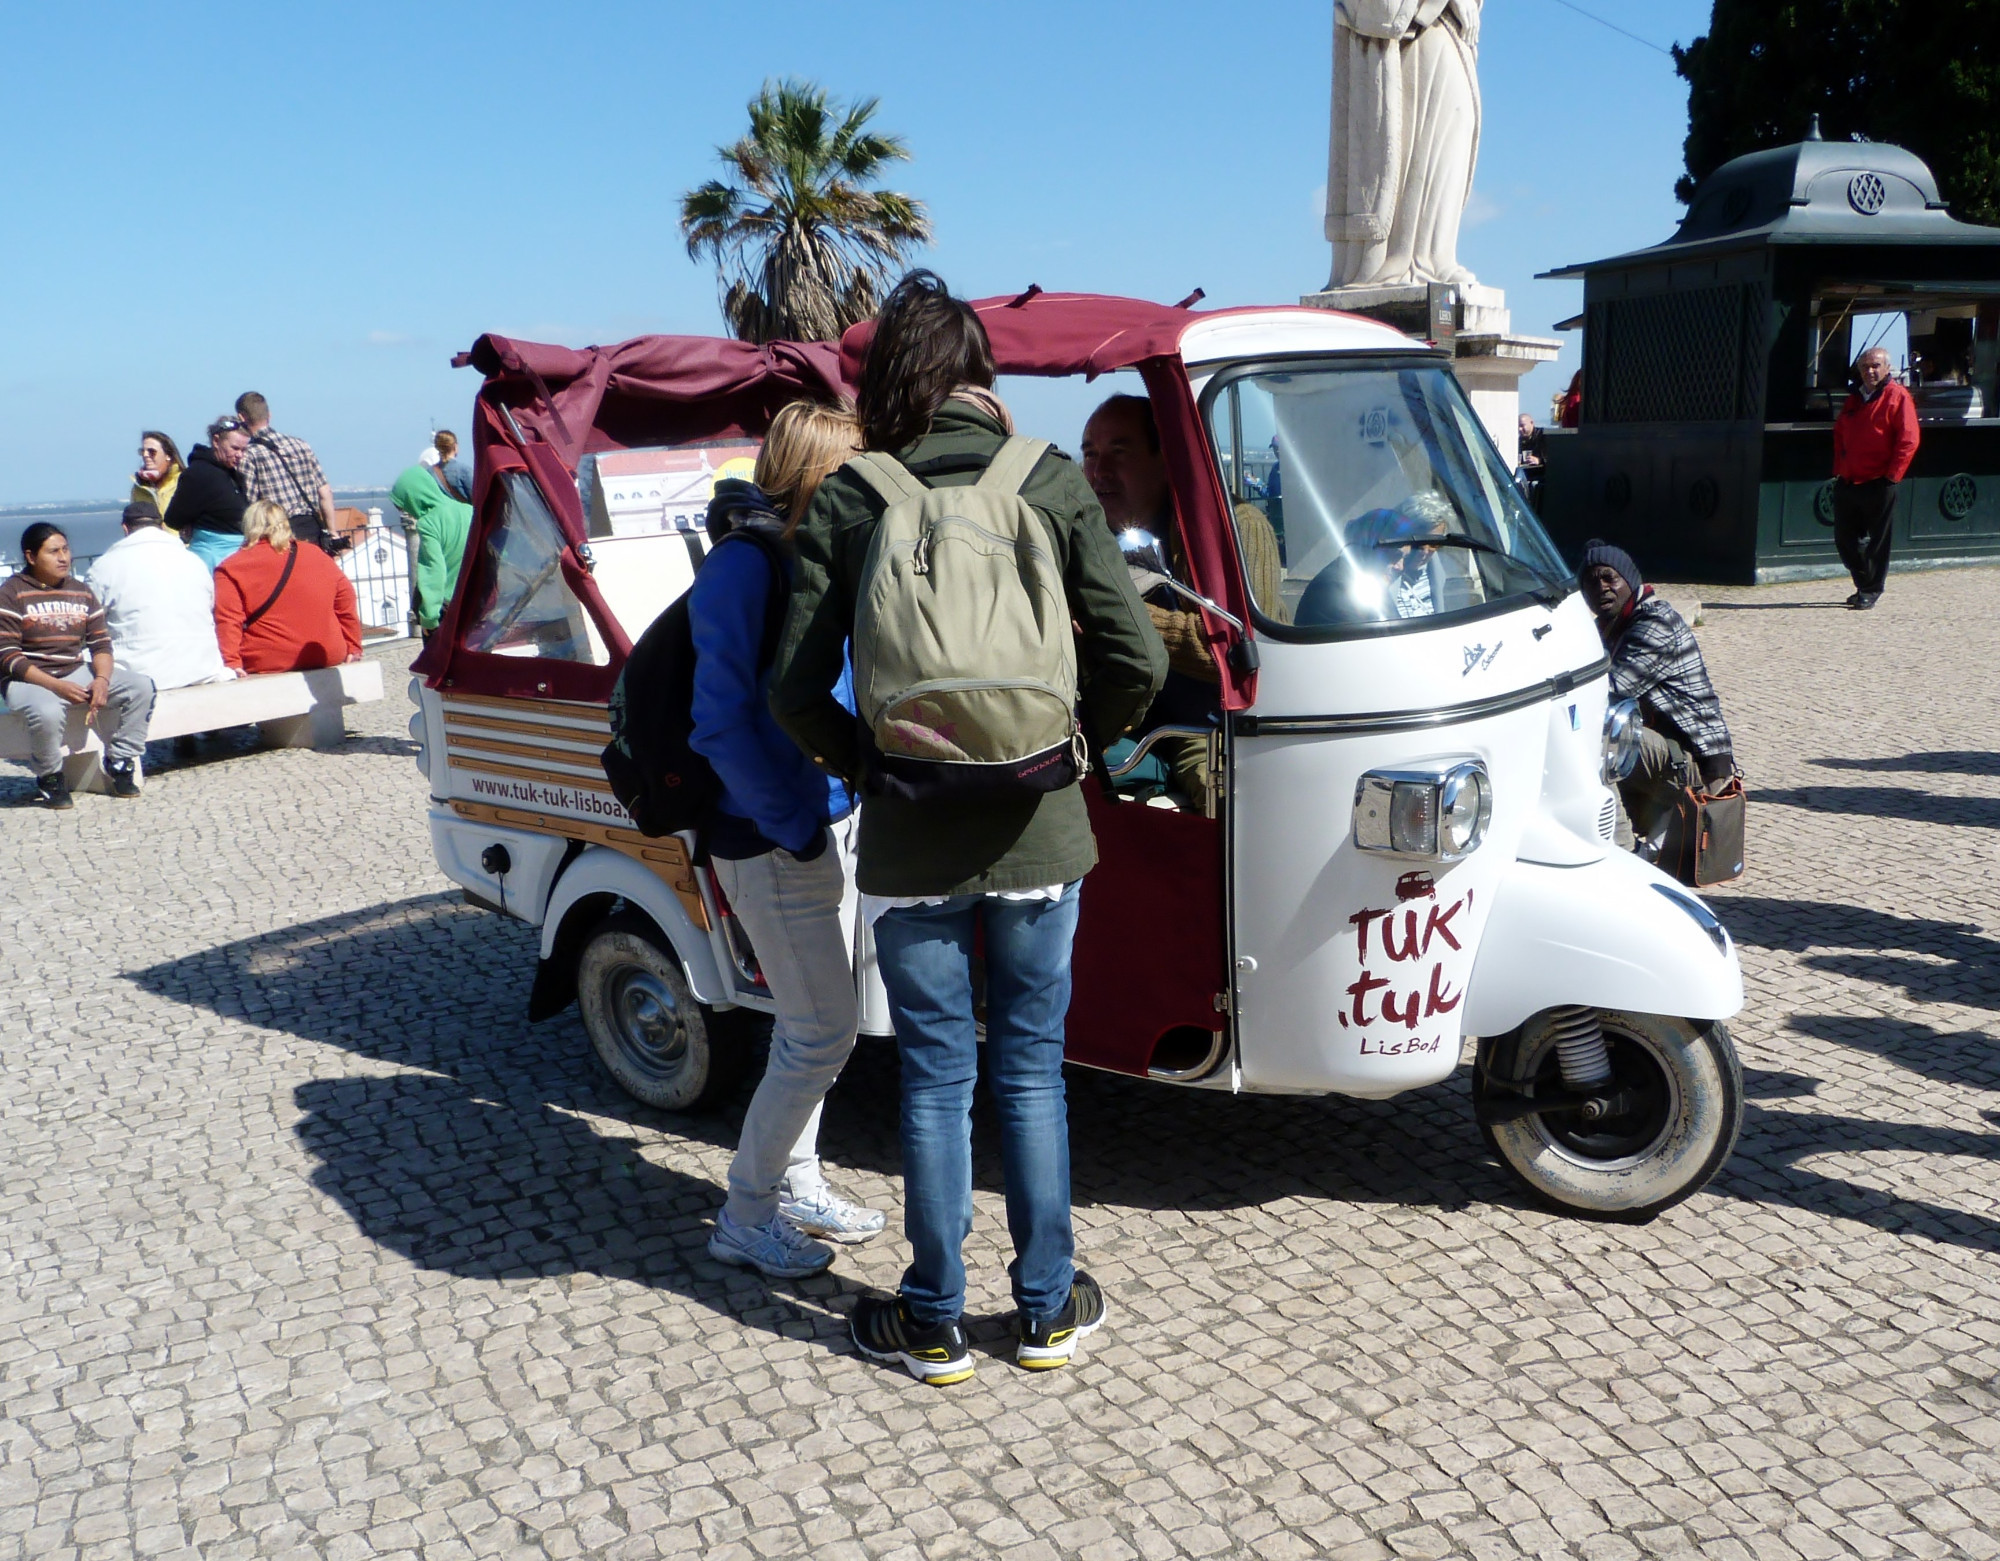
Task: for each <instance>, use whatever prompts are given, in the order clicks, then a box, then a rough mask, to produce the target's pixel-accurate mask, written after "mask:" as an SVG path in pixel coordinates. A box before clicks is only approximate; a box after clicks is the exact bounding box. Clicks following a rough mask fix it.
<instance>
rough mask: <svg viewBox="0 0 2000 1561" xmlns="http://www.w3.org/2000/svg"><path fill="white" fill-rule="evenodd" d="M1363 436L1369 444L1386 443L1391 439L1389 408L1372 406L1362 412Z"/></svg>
mask: <svg viewBox="0 0 2000 1561" xmlns="http://www.w3.org/2000/svg"><path fill="white" fill-rule="evenodd" d="M1361 437H1362V438H1363V439H1364V440H1366V441H1367V442H1368V443H1369V444H1386V443H1387V442H1388V439H1389V409H1388V408H1387V407H1370V408H1369V409H1368V410H1367V411H1366V412H1364V413H1362V414H1361Z"/></svg>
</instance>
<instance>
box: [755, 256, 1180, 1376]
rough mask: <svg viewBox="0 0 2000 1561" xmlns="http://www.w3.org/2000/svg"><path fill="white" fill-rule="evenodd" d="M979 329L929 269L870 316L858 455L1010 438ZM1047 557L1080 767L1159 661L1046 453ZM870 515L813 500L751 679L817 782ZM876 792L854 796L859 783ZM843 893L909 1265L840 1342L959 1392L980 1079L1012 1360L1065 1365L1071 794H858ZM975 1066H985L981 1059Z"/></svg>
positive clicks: (1073, 875) (1077, 493) (1069, 1263)
mask: <svg viewBox="0 0 2000 1561" xmlns="http://www.w3.org/2000/svg"><path fill="white" fill-rule="evenodd" d="M993 379H994V364H993V355H992V348H991V346H990V344H989V343H988V342H987V339H986V330H985V327H984V326H982V325H981V324H980V323H979V317H978V316H977V315H976V314H975V313H974V312H973V311H972V309H971V308H970V307H969V306H968V305H966V304H965V303H963V302H962V301H960V300H959V299H956V298H954V297H952V296H951V294H950V293H949V292H948V291H947V290H946V289H945V286H944V284H943V282H941V281H939V280H938V278H937V277H935V276H933V275H932V274H931V273H930V272H928V271H914V272H912V273H911V274H910V275H909V276H907V277H905V278H904V279H903V280H902V282H900V283H899V284H898V285H897V287H896V289H895V291H894V292H892V293H891V294H890V295H889V298H888V301H887V302H886V303H884V304H883V306H882V312H881V314H880V316H879V317H878V318H877V320H876V326H875V337H874V340H873V342H872V343H871V344H870V346H869V349H868V357H867V361H866V363H865V364H864V366H863V368H862V372H861V379H860V383H859V385H858V387H857V389H858V394H857V397H856V410H857V412H858V413H859V416H860V419H861V425H862V433H863V440H864V443H865V445H866V447H867V448H868V449H869V450H875V451H881V452H884V453H887V454H890V455H893V456H894V457H895V458H896V459H897V460H898V461H900V462H901V463H902V465H903V466H904V468H906V469H907V470H908V472H909V473H910V474H911V475H912V476H914V477H915V478H916V480H917V481H919V482H920V483H922V484H923V485H924V486H926V487H931V488H937V487H952V486H958V485H962V484H970V483H975V482H977V481H978V480H979V478H980V475H981V474H982V473H983V472H984V471H985V470H986V468H987V467H988V466H989V465H991V464H992V462H993V460H994V458H995V457H996V456H998V455H999V454H1000V451H1001V449H1002V447H1003V446H1005V445H1007V443H1008V440H1009V436H1010V435H1011V434H1012V433H1013V426H1012V419H1011V418H1010V417H1009V416H1008V413H1007V409H1006V407H1005V406H1004V405H1002V404H1001V402H1000V400H999V398H998V397H996V396H995V395H994V394H993ZM1020 494H1021V497H1022V498H1024V499H1026V500H1027V502H1028V504H1029V505H1030V506H1031V507H1032V508H1033V509H1034V510H1035V511H1036V513H1037V514H1038V515H1039V516H1040V518H1041V520H1042V522H1043V524H1044V526H1045V528H1046V530H1047V534H1048V537H1049V541H1050V543H1051V545H1052V547H1053V550H1054V552H1055V554H1056V562H1057V564H1058V566H1059V569H1060V572H1061V575H1062V582H1063V592H1064V596H1065V597H1066V599H1067V603H1066V605H1067V606H1068V609H1069V612H1068V618H1069V619H1070V621H1072V622H1073V623H1074V624H1075V627H1076V635H1077V638H1076V659H1077V665H1078V670H1079V672H1080V674H1081V677H1080V684H1081V689H1082V693H1081V697H1080V698H1079V700H1078V708H1077V712H1076V714H1077V717H1078V719H1079V720H1080V721H1081V723H1082V727H1083V731H1084V734H1085V736H1086V737H1087V739H1088V741H1089V744H1090V747H1091V749H1092V750H1093V751H1101V750H1102V748H1103V747H1104V745H1106V744H1108V743H1110V742H1112V741H1114V740H1116V739H1117V737H1118V736H1119V735H1120V734H1121V733H1123V732H1124V731H1125V730H1126V729H1127V728H1128V727H1129V726H1131V724H1132V723H1133V722H1134V721H1136V720H1137V719H1138V718H1139V717H1140V716H1141V715H1143V714H1144V713H1145V711H1146V707H1147V706H1148V705H1150V704H1151V703H1152V701H1153V696H1154V694H1156V693H1157V692H1158V691H1159V687H1160V684H1161V682H1162V681H1163V680H1164V678H1165V677H1166V672H1167V653H1166V648H1165V646H1163V645H1162V644H1161V643H1160V636H1159V634H1158V633H1157V632H1156V631H1155V629H1154V628H1153V624H1152V620H1151V618H1150V617H1148V615H1147V613H1146V609H1145V607H1144V606H1143V605H1142V604H1141V603H1140V601H1139V597H1138V594H1137V593H1136V592H1135V591H1134V590H1133V588H1132V579H1131V573H1130V571H1129V570H1127V569H1126V567H1125V564H1124V561H1123V559H1122V558H1121V557H1120V555H1119V552H1118V544H1117V543H1116V542H1115V541H1114V540H1113V539H1112V535H1111V529H1110V527H1109V526H1107V525H1106V524H1105V521H1104V511H1103V510H1102V509H1101V508H1100V507H1099V506H1098V502H1097V498H1096V496H1095V495H1094V494H1093V493H1092V492H1091V491H1090V488H1089V486H1088V485H1087V484H1086V483H1085V482H1084V480H1083V476H1082V474H1081V473H1080V472H1079V471H1078V470H1077V469H1076V467H1075V466H1074V465H1073V464H1072V463H1071V462H1070V460H1069V458H1068V457H1067V456H1064V455H1062V454H1060V453H1058V452H1057V451H1054V450H1049V451H1047V452H1046V453H1045V454H1043V455H1042V457H1041V458H1040V460H1039V461H1038V462H1037V463H1036V465H1035V466H1034V468H1033V469H1032V471H1031V472H1030V473H1029V475H1028V477H1027V479H1026V481H1025V482H1023V483H1022V485H1021V488H1020ZM886 507H887V503H886V501H885V500H884V499H883V498H882V496H881V495H880V494H879V493H878V492H877V491H875V489H874V488H872V487H871V485H870V484H869V483H868V482H867V481H866V480H865V479H864V478H863V477H861V476H860V475H858V474H857V471H856V469H855V467H854V466H852V465H851V464H850V465H848V466H845V467H842V468H841V469H840V470H839V471H836V472H834V473H833V474H832V475H831V476H829V477H828V478H827V479H826V481H825V482H823V483H822V484H821V485H820V489H819V493H818V494H817V496H815V498H814V499H813V502H812V506H811V508H810V509H808V510H807V511H806V517H805V521H804V523H803V524H802V525H801V526H800V528H799V531H798V535H797V556H796V561H795V569H794V575H793V584H792V606H791V613H790V616H789V619H788V620H787V623H786V627H785V636H784V640H783V642H782V644H781V645H780V647H779V651H778V660H777V665H776V667H775V669H774V671H773V673H772V677H771V713H772V714H773V715H775V716H776V717H777V719H778V724H779V725H780V726H782V727H783V728H784V729H785V730H786V731H787V732H789V733H790V734H791V736H792V739H793V740H794V741H795V742H797V743H798V744H799V746H800V747H802V748H804V749H805V751H806V753H807V754H808V756H810V757H812V758H813V759H815V760H816V761H818V762H820V763H822V764H824V765H826V766H827V767H828V768H830V769H832V770H834V771H835V772H836V773H839V774H842V775H845V776H849V777H855V776H857V775H860V774H861V773H862V772H863V770H864V768H865V765H864V760H863V753H862V747H861V744H860V742H859V741H858V735H857V732H856V723H855V719H854V717H853V716H852V715H850V714H848V712H847V710H846V709H845V708H844V707H843V706H842V705H841V704H840V702H839V701H838V700H837V699H836V698H835V697H834V687H835V685H836V684H837V683H838V682H839V680H840V674H841V668H842V651H843V647H844V646H845V645H846V643H847V640H848V637H849V635H850V634H851V633H852V632H853V629H854V619H855V607H856V600H857V597H858V595H859V594H860V593H859V588H860V587H861V585H862V583H863V577H864V573H865V565H866V561H867V558H868V554H869V548H870V544H871V542H872V541H873V539H874V536H875V532H876V527H877V524H878V523H879V522H880V520H881V518H882V515H883V512H884V510H885V509H886ZM864 779H873V777H864ZM866 797H867V800H866V803H865V805H864V806H863V808H862V810H861V838H860V843H859V859H860V861H859V867H858V869H857V871H856V874H855V880H856V883H857V884H858V886H859V888H860V889H861V893H862V913H863V915H864V916H865V917H872V918H873V919H874V928H875V949H876V956H877V962H878V967H879V969H880V970H881V973H882V981H883V985H884V986H885V987H886V989H887V991H888V996H889V1010H890V1017H891V1019H892V1021H893V1023H894V1025H895V1029H896V1046H897V1050H898V1052H899V1054H900V1056H901V1060H902V1081H901V1082H902V1142H903V1177H904V1182H905V1188H906V1196H905V1216H904V1230H905V1233H906V1235H907V1236H908V1238H909V1242H910V1247H911V1263H910V1266H909V1268H908V1269H907V1270H906V1271H905V1272H904V1274H903V1282H902V1285H901V1287H900V1291H899V1293H898V1295H897V1296H896V1297H895V1298H894V1299H893V1300H882V1299H878V1298H875V1297H872V1296H871V1297H863V1298H862V1300H861V1301H860V1302H859V1304H858V1305H857V1306H856V1307H855V1309H854V1312H853V1314H852V1317H851V1319H850V1327H851V1328H852V1330H853V1334H854V1340H855V1344H856V1346H857V1347H858V1348H859V1349H860V1350H861V1352H862V1353H863V1354H865V1355H867V1356H869V1357H870V1358H872V1359H875V1360H881V1361H899V1362H901V1364H902V1365H903V1366H904V1367H905V1368H906V1369H908V1370H909V1372H910V1373H911V1374H912V1375H913V1376H915V1377H917V1378H918V1379H919V1380H920V1381H923V1382H927V1383H930V1384H932V1385H934V1386H938V1387H943V1386H947V1385H949V1384H951V1383H955V1382H963V1381H964V1380H965V1379H966V1378H968V1377H970V1376H971V1375H972V1369H973V1368H972V1357H971V1354H970V1352H969V1350H968V1348H967V1346H966V1340H965V1333H964V1328H963V1326H962V1324H961V1321H960V1318H961V1314H962V1312H963V1309H964V1304H965V1266H964V1258H963V1248H964V1242H965V1238H966V1236H967V1234H968V1233H969V1231H970V1230H971V1227H972V1156H971V1145H970V1120H971V1117H970V1113H971V1107H972V1091H973V1081H974V1079H975V1078H976V1077H977V1075H978V1074H979V1073H980V1072H982V1071H984V1072H985V1073H986V1074H987V1077H988V1081H989V1084H990V1086H991V1088H992V1092H993V1103H994V1107H995V1110H996V1112H997V1114H998V1116H999V1118H1000V1141H1001V1159H1002V1162H1003V1163H1004V1165H1005V1168H1006V1180H1007V1227H1008V1231H1009V1233H1010V1234H1011V1235H1012V1237H1013V1239H1014V1249H1015V1261H1014V1263H1013V1265H1012V1266H1011V1267H1010V1269H1009V1271H1008V1272H1009V1277H1010V1279H1011V1280H1012V1282H1013V1291H1014V1304H1015V1307H1016V1315H1017V1323H1018V1327H1019V1335H1020V1336H1019V1342H1018V1343H1017V1345H1016V1347H1015V1359H1016V1360H1017V1361H1018V1362H1019V1363H1020V1364H1021V1365H1022V1366H1023V1367H1026V1368H1027V1369H1029V1370H1038V1371H1039V1370H1047V1369H1049V1368H1051V1367H1057V1366H1062V1365H1064V1364H1066V1363H1067V1362H1068V1360H1069V1359H1070V1356H1071V1353H1072V1351H1073V1350H1074V1349H1075V1347H1076V1341H1077V1340H1078V1339H1080V1338H1082V1337H1083V1336H1084V1335H1086V1334H1088V1333H1090V1332H1091V1331H1092V1330H1093V1329H1095V1328H1096V1327H1097V1326H1098V1325H1099V1323H1101V1322H1102V1321H1103V1319H1104V1315H1105V1309H1104V1298H1103V1295H1102V1292H1101V1291H1100V1290H1099V1289H1098V1287H1097V1285H1096V1283H1095V1282H1094V1281H1093V1280H1092V1279H1091V1278H1090V1276H1089V1275H1088V1274H1086V1273H1084V1272H1083V1271H1082V1270H1080V1269H1078V1268H1077V1267H1076V1266H1075V1261H1074V1259H1075V1238H1074V1235H1073V1232H1072V1228H1071V1223H1070V1203H1069V1122H1068V1113H1067V1106H1066V1102H1065V1098H1064V1093H1063V1076H1062V1059H1063V1018H1064V1015H1065V1013H1066V1012H1067V1010H1068V1008H1069V990H1070V944H1071V939H1072V938H1073V936H1074V934H1075V931H1076V921H1077V911H1078V903H1079V901H1078V891H1079V883H1080V880H1081V879H1082V877H1083V875H1084V874H1085V873H1086V872H1088V871H1089V870H1090V868H1091V867H1092V866H1093V865H1094V864H1095V862H1096V860H1097V848H1096V842H1095V840H1094V839H1093V838H1092V835H1091V829H1090V819H1089V816H1088V814H1087V812H1086V810H1085V807H1084V799H1083V795H1082V792H1081V790H1080V789H1079V788H1078V787H1077V786H1074V785H1071V786H1067V787H1064V788H1063V789H1061V790H1058V791H1048V792H1032V791H1029V792H1013V793H1007V794H1004V795H997V796H980V797H972V798H967V797H963V796H960V797H949V798H946V797H913V796H898V795H895V794H893V793H891V792H890V791H889V790H887V789H886V788H884V787H882V786H868V787H867V788H866ZM975 942H978V943H979V944H980V946H981V947H982V949H983V953H984V956H985V969H986V1012H985V1020H986V1044H985V1045H984V1046H980V1045H977V1044H976V1042H977V1037H978V1027H977V1024H976V1021H975V1018H974V1012H973V991H972V971H971V967H972V958H973V949H974V946H975ZM982 1054H983V1055H982Z"/></svg>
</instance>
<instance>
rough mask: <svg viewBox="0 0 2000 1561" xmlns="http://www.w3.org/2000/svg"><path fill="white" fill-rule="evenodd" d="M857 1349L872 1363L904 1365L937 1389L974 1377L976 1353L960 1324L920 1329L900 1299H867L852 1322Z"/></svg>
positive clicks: (857, 1304) (851, 1319) (852, 1318)
mask: <svg viewBox="0 0 2000 1561" xmlns="http://www.w3.org/2000/svg"><path fill="white" fill-rule="evenodd" d="M848 1326H849V1327H850V1328H851V1329H853V1330H854V1347H855V1348H856V1349H857V1350H859V1351H860V1352H861V1353H862V1354H863V1355H866V1356H867V1357H868V1358H869V1359H870V1360H879V1361H901V1362H902V1363H903V1365H904V1367H905V1368H906V1369H907V1370H908V1371H909V1373H910V1375H911V1376H913V1377H915V1378H916V1379H917V1380H918V1381H919V1382H922V1383H926V1384H928V1385H929V1386H931V1387H934V1388H948V1387H950V1386H951V1385H952V1384H953V1383H954V1382H965V1381H967V1380H969V1379H970V1378H971V1376H972V1353H971V1352H970V1351H969V1350H967V1349H966V1347H965V1330H964V1329H963V1328H961V1327H960V1326H959V1325H958V1323H957V1322H956V1321H953V1322H943V1323H938V1324H936V1325H935V1326H933V1327H930V1328H919V1327H918V1326H917V1324H916V1321H915V1319H914V1318H912V1317H911V1316H910V1309H909V1308H908V1307H907V1306H905V1305H904V1304H903V1298H902V1297H901V1296H897V1297H896V1298H895V1299H894V1300H892V1301H884V1300H879V1299H877V1298H876V1297H874V1296H863V1297H862V1298H861V1299H860V1300H859V1301H857V1302H856V1303H855V1304H854V1315H853V1316H852V1317H850V1318H849V1319H848Z"/></svg>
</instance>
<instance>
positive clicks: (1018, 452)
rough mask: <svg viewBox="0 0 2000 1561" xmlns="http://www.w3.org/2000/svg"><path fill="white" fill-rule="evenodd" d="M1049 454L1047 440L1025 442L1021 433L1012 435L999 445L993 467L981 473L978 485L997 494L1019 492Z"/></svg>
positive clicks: (1028, 440)
mask: <svg viewBox="0 0 2000 1561" xmlns="http://www.w3.org/2000/svg"><path fill="white" fill-rule="evenodd" d="M1048 451H1049V442H1048V440H1046V439H1025V438H1023V437H1022V436H1020V435H1019V434H1015V435H1012V436H1010V437H1009V438H1008V440H1007V442H1006V443H1005V444H1003V445H1002V446H1000V453H999V454H998V455H996V456H994V457H993V463H992V465H990V466H988V467H987V468H986V470H985V471H983V472H981V473H980V474H979V481H978V483H977V484H975V486H977V487H981V488H989V489H991V490H993V491H994V492H996V493H1019V492H1020V491H1021V485H1022V484H1023V483H1024V482H1026V481H1027V480H1028V477H1029V475H1030V474H1031V473H1032V472H1033V471H1034V469H1035V467H1036V465H1037V464H1038V463H1039V462H1040V461H1041V458H1042V457H1043V456H1044V455H1046V454H1048Z"/></svg>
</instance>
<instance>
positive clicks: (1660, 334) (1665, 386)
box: [1583, 286, 1767, 423]
mask: <svg viewBox="0 0 2000 1561" xmlns="http://www.w3.org/2000/svg"><path fill="white" fill-rule="evenodd" d="M1766 313H1767V310H1766V308H1765V305H1764V291H1763V288H1762V287H1759V286H1730V287H1704V288H1698V289H1695V290H1693V291H1690V292H1682V293H1655V294H1652V295H1650V296H1647V297H1640V298H1615V299H1607V300H1602V301H1600V302H1597V303H1594V304H1592V305H1591V306H1590V310H1589V318H1588V321H1587V327H1586V329H1587V335H1586V338H1585V356H1586V359H1587V362H1586V365H1585V374H1584V381H1585V384H1584V397H1585V402H1584V414H1583V415H1584V420H1585V421H1586V422H1598V423H1665V422H1680V423H1716V422H1729V421H1732V420H1735V419H1739V418H1754V417H1759V416H1761V415H1762V408H1763V399H1764V358H1765V356H1766V342H1765V335H1766V328H1765V318H1764V317H1765V314H1766Z"/></svg>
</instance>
